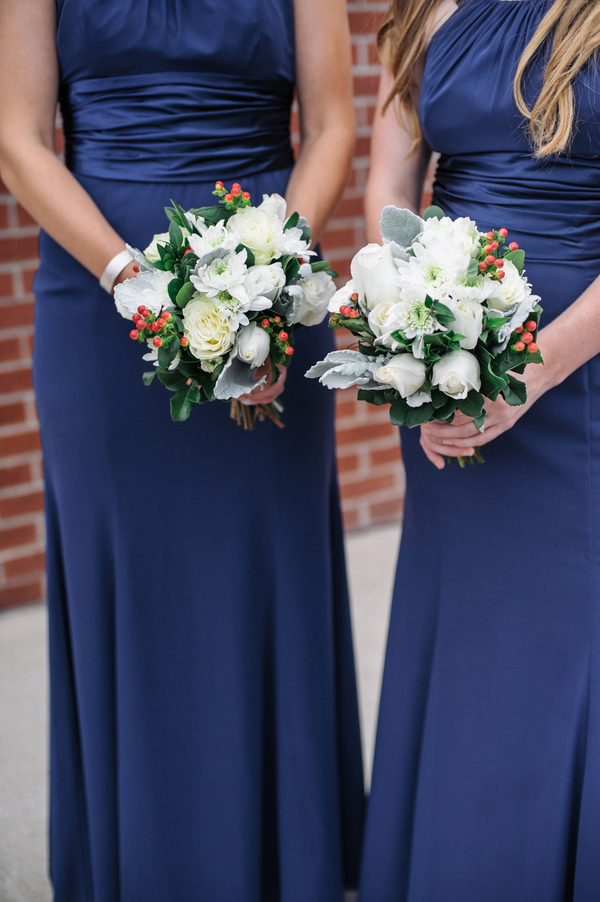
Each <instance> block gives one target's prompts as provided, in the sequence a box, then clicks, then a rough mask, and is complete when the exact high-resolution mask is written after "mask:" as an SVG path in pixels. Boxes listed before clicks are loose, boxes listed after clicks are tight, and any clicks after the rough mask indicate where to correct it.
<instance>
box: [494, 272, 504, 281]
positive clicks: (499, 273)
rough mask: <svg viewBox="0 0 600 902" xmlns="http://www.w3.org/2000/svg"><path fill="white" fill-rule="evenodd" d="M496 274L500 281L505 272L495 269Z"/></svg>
mask: <svg viewBox="0 0 600 902" xmlns="http://www.w3.org/2000/svg"><path fill="white" fill-rule="evenodd" d="M496 275H497V277H498V278H499V279H500V281H502V279H503V278H504V276H505V275H506V273H505V272H504V270H503V269H497V270H496Z"/></svg>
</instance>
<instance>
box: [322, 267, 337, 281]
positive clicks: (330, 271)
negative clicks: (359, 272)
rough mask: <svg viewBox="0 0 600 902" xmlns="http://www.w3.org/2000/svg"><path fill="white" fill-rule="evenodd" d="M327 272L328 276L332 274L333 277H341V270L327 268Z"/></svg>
mask: <svg viewBox="0 0 600 902" xmlns="http://www.w3.org/2000/svg"><path fill="white" fill-rule="evenodd" d="M325 272H326V273H327V275H328V276H331V278H332V279H339V277H340V274H339V272H336V270H335V269H326V270H325Z"/></svg>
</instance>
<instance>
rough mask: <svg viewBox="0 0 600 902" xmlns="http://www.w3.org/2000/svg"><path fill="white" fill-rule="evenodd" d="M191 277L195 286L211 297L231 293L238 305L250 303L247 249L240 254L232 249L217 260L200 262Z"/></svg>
mask: <svg viewBox="0 0 600 902" xmlns="http://www.w3.org/2000/svg"><path fill="white" fill-rule="evenodd" d="M190 279H191V281H192V283H193V285H194V286H195V288H196V289H197V290H198V291H199V292H200V293H201V294H205V295H206V296H207V297H209V298H214V297H217V296H219V297H221V296H222V295H223V294H229V295H231V297H232V298H234V299H235V300H236V301H237V302H238V305H240V304H241V305H243V306H245V305H246V304H249V303H250V298H249V297H248V293H247V291H246V282H247V281H248V267H247V266H246V251H245V250H242V251H240V252H239V253H238V254H236V253H234V252H233V251H232V252H230V253H229V254H227V255H226V256H225V257H217V259H216V260H212V261H211V262H210V263H206V264H204V265H203V266H201V265H200V264H198V265H197V267H196V269H195V270H194V271H193V272H192V273H191V274H190ZM236 306H237V305H236Z"/></svg>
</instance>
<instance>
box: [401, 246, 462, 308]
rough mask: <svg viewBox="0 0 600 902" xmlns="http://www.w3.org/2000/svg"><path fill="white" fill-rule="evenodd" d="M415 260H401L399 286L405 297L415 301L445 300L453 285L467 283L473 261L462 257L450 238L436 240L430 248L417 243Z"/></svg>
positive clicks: (414, 249) (414, 247) (414, 248)
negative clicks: (464, 281) (465, 281)
mask: <svg viewBox="0 0 600 902" xmlns="http://www.w3.org/2000/svg"><path fill="white" fill-rule="evenodd" d="M413 251H414V253H415V256H414V257H411V258H410V260H408V261H404V260H397V261H396V265H397V268H398V273H399V280H398V285H399V286H400V289H401V293H402V296H403V297H410V299H411V300H417V299H419V298H421V299H423V300H424V299H425V297H426V296H427V295H429V297H430V298H433V299H434V300H442V299H443V297H444V296H445V295H447V293H448V286H449V285H456V284H457V283H458V282H460V281H461V280H464V279H465V277H466V274H467V269H468V267H469V262H470V257H468V256H465V255H464V254H461V253H460V251H459V249H458V248H457V245H456V244H455V242H454V241H452V240H450V239H447V238H435V237H434V238H432V239H431V241H430V242H429V245H428V247H424V246H423V245H421V244H419V243H418V242H415V243H414V244H413Z"/></svg>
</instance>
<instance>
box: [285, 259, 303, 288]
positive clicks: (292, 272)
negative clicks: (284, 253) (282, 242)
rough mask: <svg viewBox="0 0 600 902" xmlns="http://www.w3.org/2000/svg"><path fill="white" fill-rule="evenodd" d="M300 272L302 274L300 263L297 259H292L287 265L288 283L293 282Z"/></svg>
mask: <svg viewBox="0 0 600 902" xmlns="http://www.w3.org/2000/svg"><path fill="white" fill-rule="evenodd" d="M299 272H300V264H299V262H298V261H297V260H296V258H295V257H290V258H289V263H287V264H286V266H285V278H286V282H293V281H294V279H295V278H296V276H297V275H298V273H299Z"/></svg>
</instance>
